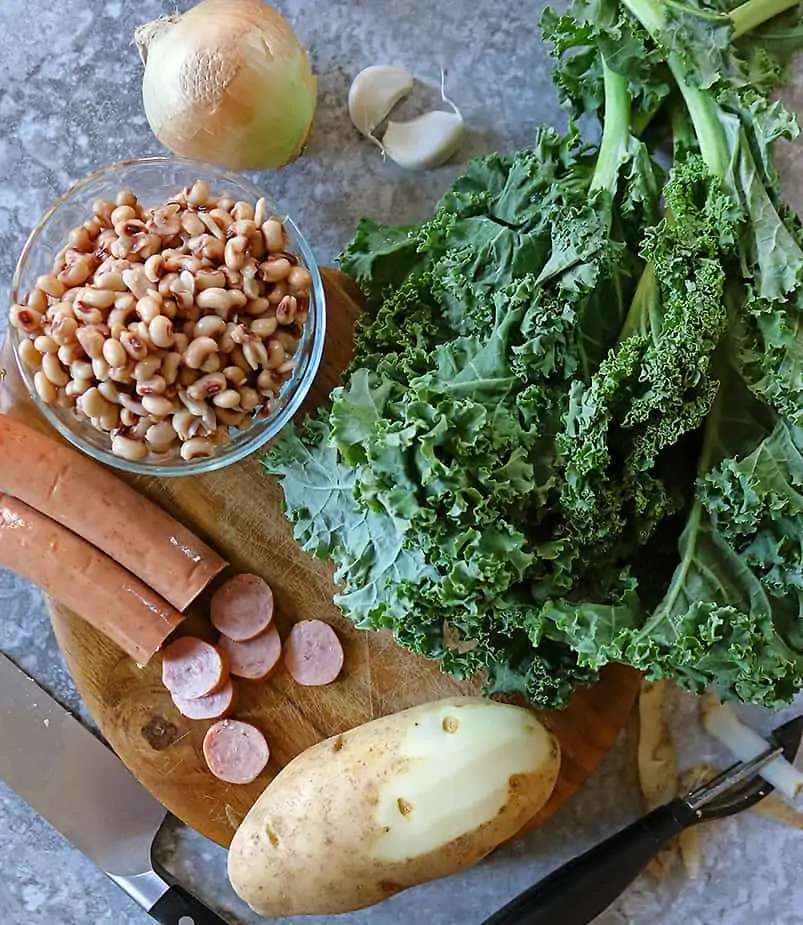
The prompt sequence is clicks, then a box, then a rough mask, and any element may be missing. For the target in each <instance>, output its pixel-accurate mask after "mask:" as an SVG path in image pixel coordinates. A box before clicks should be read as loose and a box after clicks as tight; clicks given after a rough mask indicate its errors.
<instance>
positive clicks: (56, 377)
mask: <svg viewBox="0 0 803 925" xmlns="http://www.w3.org/2000/svg"><path fill="white" fill-rule="evenodd" d="M42 372H43V373H44V375H45V376H46V377H47V378H48V379H49V380H50V381H51V382H52V383H53V385H55V386H56V387H57V388H59V389H63V388H64V386H65V385H67V383H68V382H69V381H70V376H69V374H68V372H67V370H66V369H64V367H63V366H62V365H61V363H60V362H59V358H58V356H57V355H56V354H54V353H46V354H45V355H44V356H43V357H42Z"/></svg>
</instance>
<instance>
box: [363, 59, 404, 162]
mask: <svg viewBox="0 0 803 925" xmlns="http://www.w3.org/2000/svg"><path fill="white" fill-rule="evenodd" d="M412 92H413V75H412V74H411V73H410V72H409V71H406V70H405V69H404V68H401V67H384V66H382V65H372V66H371V67H366V68H364V69H363V70H362V71H360V73H359V74H357V76H356V77H355V78H354V80H353V81H352V83H351V88H350V89H349V117H350V118H351V121H352V122H353V123H354V126H355V128H356V129H357V131H359V133H360V134H361V135H364V136H365V137H366V138H368V139H369V140H370V141H372V142H373V143H374V144H376V145H379V147H381V144H380V143H379V141H378V140H377V139H376V137H375V136H374V134H373V132H374V129H375V128H376V127H377V126H378V125H380V124H381V123H382V122H383V121H384V120H385V119H386V118H387V117H388V115H390V113H391V111H392V110H393V108H394V107H395V106H397V105H398V104H399V103H400V102H401V101H402V100H403V99H404V98H405V97H406V96H408V95H409V94H410V93H412Z"/></svg>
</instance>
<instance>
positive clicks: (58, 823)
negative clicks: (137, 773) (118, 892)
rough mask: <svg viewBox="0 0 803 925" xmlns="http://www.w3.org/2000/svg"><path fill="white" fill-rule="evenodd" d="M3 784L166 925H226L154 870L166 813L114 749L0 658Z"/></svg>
mask: <svg viewBox="0 0 803 925" xmlns="http://www.w3.org/2000/svg"><path fill="white" fill-rule="evenodd" d="M0 779H2V780H4V781H5V782H6V783H7V784H8V785H9V786H10V787H11V788H12V790H14V791H15V792H16V793H18V794H19V795H20V796H21V797H22V798H23V799H24V800H25V802H26V803H28V804H29V805H30V806H31V807H32V808H33V809H34V810H36V812H37V813H39V815H41V816H43V817H44V818H45V819H46V820H47V821H48V822H49V823H50V824H51V825H52V826H53V827H54V828H56V829H58V830H59V832H61V833H62V835H64V836H65V837H66V838H67V839H68V840H69V841H70V842H71V843H72V844H73V845H75V847H76V848H78V849H79V850H80V851H81V852H83V854H85V855H86V856H87V857H88V858H89V859H90V860H91V861H92V862H94V863H95V864H96V865H97V866H98V867H99V868H100V869H101V870H103V871H104V872H105V873H106V874H108V875H109V877H111V878H112V880H114V881H115V882H116V883H117V884H118V886H121V887H122V888H123V889H124V890H125V891H126V892H127V893H128V894H129V896H131V897H132V898H133V899H135V900H136V901H137V902H138V903H139V905H140V906H142V908H143V909H145V911H146V912H148V913H149V914H150V915H151V916H152V917H153V918H155V919H156V920H157V921H159V922H162V923H164V925H174V923H177V922H179V920H180V918H181V915H182V914H183V915H184V916H185V917H189V919H190V921H192V922H194V923H195V925H207V923H208V925H226V923H225V922H224V921H223V919H221V918H219V917H218V916H217V915H216V914H215V913H214V912H212V911H211V910H210V909H207V908H206V907H205V906H204V905H203V904H202V903H201V902H200V901H199V900H197V899H196V898H195V897H193V896H191V895H190V894H189V893H187V892H186V891H185V890H183V889H182V888H181V887H179V886H177V885H174V884H171V883H170V882H168V881H167V880H165V879H164V877H163V875H162V872H157V871H156V870H155V869H154V863H153V859H152V856H151V847H152V845H153V840H154V838H155V837H156V834H157V833H158V831H159V828H160V827H161V825H162V823H163V822H164V819H165V816H166V811H165V809H164V807H163V806H162V805H161V804H160V803H159V802H157V800H155V799H154V798H153V797H152V796H151V795H150V794H149V793H148V791H147V790H146V789H145V788H144V787H143V786H142V785H141V784H140V783H139V781H138V780H137V779H136V778H135V777H134V775H133V774H131V773H130V772H129V771H128V769H127V768H126V767H125V765H124V764H123V763H122V762H121V761H120V760H119V758H117V756H116V755H115V754H114V752H113V751H112V750H111V749H109V748H107V747H106V746H105V745H104V744H103V743H102V742H101V741H100V740H99V739H97V738H95V736H94V735H93V734H92V733H91V732H90V731H89V730H88V729H86V728H85V727H84V726H83V725H82V724H81V723H80V722H79V721H78V720H76V719H75V718H74V717H73V716H72V715H71V714H70V713H68V712H67V711H66V710H65V709H64V708H63V707H61V706H60V705H59V704H58V703H56V701H55V700H53V698H52V697H51V696H50V695H49V694H47V693H46V692H45V691H44V690H43V689H42V688H41V687H39V685H38V684H37V683H36V682H35V681H34V680H33V679H32V678H30V677H29V676H28V675H27V674H25V672H23V671H21V670H20V669H19V668H17V667H16V666H15V665H14V663H13V662H12V661H10V660H9V659H8V658H6V656H5V655H2V654H0Z"/></svg>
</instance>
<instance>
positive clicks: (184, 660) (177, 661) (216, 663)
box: [162, 636, 229, 700]
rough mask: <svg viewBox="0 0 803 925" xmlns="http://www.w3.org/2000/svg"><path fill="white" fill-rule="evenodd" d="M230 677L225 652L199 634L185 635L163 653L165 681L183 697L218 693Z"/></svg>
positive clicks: (168, 687)
mask: <svg viewBox="0 0 803 925" xmlns="http://www.w3.org/2000/svg"><path fill="white" fill-rule="evenodd" d="M228 679H229V666H228V664H227V662H226V658H225V656H224V655H223V654H222V653H221V652H219V651H218V650H217V649H216V648H215V647H214V646H213V645H211V644H210V643H208V642H204V640H203V639H197V638H196V637H195V636H181V637H179V638H178V639H176V640H175V642H171V643H170V645H169V646H166V647H165V649H164V652H163V653H162V683H163V684H164V686H165V687H166V688H167V689H168V690H169V691H170V693H171V694H175V695H176V697H178V698H179V699H180V700H195V699H196V698H197V697H207V696H208V695H209V694H213V693H215V691H218V690H220V688H221V687H223V685H224V684H225V683H226V681H228Z"/></svg>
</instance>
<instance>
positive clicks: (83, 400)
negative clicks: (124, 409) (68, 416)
mask: <svg viewBox="0 0 803 925" xmlns="http://www.w3.org/2000/svg"><path fill="white" fill-rule="evenodd" d="M77 404H78V410H79V411H80V412H81V413H82V414H85V415H86V416H87V417H88V418H100V417H101V416H102V415H103V414H104V413H105V412H106V411H107V410H108V409H109V408H110V407H111V405H110V403H109V402H108V401H106V399H105V398H104V397H103V395H102V394H101V393H100V391H99V389H98V388H97V387H95V386H93V387H92V388H91V389H87V390H86V392H84V393H83V395H81V397H80V398H79V399H78V402H77Z"/></svg>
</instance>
